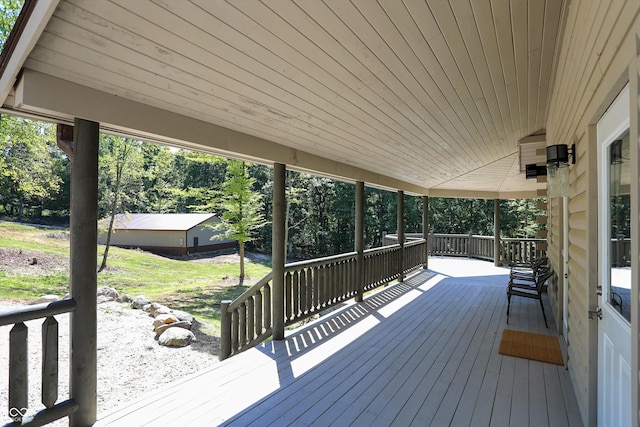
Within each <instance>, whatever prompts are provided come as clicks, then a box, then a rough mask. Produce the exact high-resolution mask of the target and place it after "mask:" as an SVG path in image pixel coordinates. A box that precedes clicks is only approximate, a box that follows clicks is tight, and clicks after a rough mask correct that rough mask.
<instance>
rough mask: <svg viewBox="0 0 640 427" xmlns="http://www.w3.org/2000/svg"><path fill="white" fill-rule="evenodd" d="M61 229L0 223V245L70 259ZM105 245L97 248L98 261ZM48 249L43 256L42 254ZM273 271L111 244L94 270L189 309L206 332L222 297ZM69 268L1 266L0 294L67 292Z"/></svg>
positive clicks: (215, 323)
mask: <svg viewBox="0 0 640 427" xmlns="http://www.w3.org/2000/svg"><path fill="white" fill-rule="evenodd" d="M61 233H62V232H61V231H59V230H48V229H44V228H39V227H33V226H25V225H19V224H14V223H0V248H18V249H22V250H33V251H39V252H41V253H43V256H47V255H48V256H51V257H54V259H58V258H59V261H60V264H61V265H68V263H69V241H68V240H64V239H60V238H56V237H59V236H60V234H61ZM103 250H104V246H99V248H98V255H99V258H98V262H100V261H101V260H102V258H101V257H102V252H103ZM45 254H46V255H45ZM270 270H271V268H270V266H269V265H268V264H266V263H265V264H261V263H256V262H251V261H250V260H248V259H245V272H246V273H245V274H246V276H247V278H245V281H244V284H243V285H241V284H240V283H239V280H238V278H237V276H238V273H239V265H238V264H237V263H220V264H211V263H208V264H204V263H196V262H189V261H181V260H174V259H170V258H165V257H162V256H158V255H153V254H150V253H147V252H142V251H138V250H128V249H121V248H116V247H111V248H110V249H109V261H108V268H107V269H106V271H104V272H102V273H99V274H98V286H111V287H113V288H115V289H116V290H117V291H118V292H119V293H121V294H122V293H126V294H129V295H131V296H132V297H136V296H138V295H144V296H145V297H146V298H147V299H149V300H151V301H157V302H160V303H163V304H166V305H168V306H169V307H170V308H175V309H180V310H185V311H188V312H189V313H191V314H193V315H194V316H195V317H196V318H197V320H198V321H199V322H201V323H204V324H205V325H206V327H205V330H206V331H207V332H208V333H215V334H218V333H219V330H220V301H222V300H225V299H234V298H236V297H237V296H238V295H240V294H242V292H244V290H245V289H247V288H248V287H249V286H251V285H252V284H253V283H255V281H257V280H258V279H260V278H261V277H263V276H264V275H266V274H267V273H268V272H269V271H270ZM68 288H69V273H68V272H67V271H63V272H55V271H48V272H44V273H42V274H26V273H25V274H22V273H10V272H8V271H6V270H4V269H3V268H2V266H0V297H2V298H10V299H33V298H38V297H40V296H41V295H45V294H56V295H59V296H62V295H64V294H66V293H67V292H68Z"/></svg>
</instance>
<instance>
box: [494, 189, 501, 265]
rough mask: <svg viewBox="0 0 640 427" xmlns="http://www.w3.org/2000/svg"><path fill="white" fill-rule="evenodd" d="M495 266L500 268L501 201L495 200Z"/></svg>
mask: <svg viewBox="0 0 640 427" xmlns="http://www.w3.org/2000/svg"><path fill="white" fill-rule="evenodd" d="M493 264H494V265H495V266H496V267H499V266H500V199H494V200H493Z"/></svg>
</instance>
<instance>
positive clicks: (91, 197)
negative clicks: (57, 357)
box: [69, 119, 100, 426]
mask: <svg viewBox="0 0 640 427" xmlns="http://www.w3.org/2000/svg"><path fill="white" fill-rule="evenodd" d="M99 133H100V126H99V125H98V123H95V122H90V121H87V120H82V119H75V123H74V134H73V156H72V161H71V212H70V217H71V222H70V235H71V239H70V240H71V251H70V254H71V256H70V264H71V265H70V270H71V290H70V294H71V297H72V298H73V299H74V300H75V301H76V303H77V308H76V310H75V311H74V312H72V313H71V326H70V346H71V348H70V353H71V355H70V362H71V367H70V390H69V394H70V397H71V399H73V400H75V401H76V403H77V404H78V406H79V408H78V411H77V412H75V413H74V414H72V415H71V417H70V419H69V425H70V426H88V425H92V424H94V423H95V422H96V408H97V394H96V385H97V344H96V335H97V315H96V312H97V307H96V289H97V283H98V278H97V273H96V271H97V267H98V264H97V257H98V145H99Z"/></svg>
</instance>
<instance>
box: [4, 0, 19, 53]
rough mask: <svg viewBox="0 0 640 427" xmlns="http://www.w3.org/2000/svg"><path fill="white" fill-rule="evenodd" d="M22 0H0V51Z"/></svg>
mask: <svg viewBox="0 0 640 427" xmlns="http://www.w3.org/2000/svg"><path fill="white" fill-rule="evenodd" d="M23 3H24V0H2V1H0V51H2V48H3V47H4V43H5V41H6V40H7V37H9V33H10V32H11V29H12V28H13V24H15V22H16V19H18V15H19V14H20V10H22V5H23Z"/></svg>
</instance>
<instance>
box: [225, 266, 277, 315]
mask: <svg viewBox="0 0 640 427" xmlns="http://www.w3.org/2000/svg"><path fill="white" fill-rule="evenodd" d="M272 276H273V271H270V272H268V273H267V274H266V275H265V276H264V277H263V278H262V279H260V280H258V281H257V282H256V283H255V284H254V285H253V286H251V287H250V288H249V289H247V290H246V291H244V292H243V293H242V295H240V296H239V297H238V298H236V299H234V300H233V302H232V303H231V304H229V310H235V309H236V308H238V307H240V304H242V302H243V301H245V300H246V299H247V298H248V297H249V296H251V295H253V294H254V293H256V291H258V290H259V289H261V288H262V287H263V286H264V285H265V284H267V283H269V280H271V277H272Z"/></svg>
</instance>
